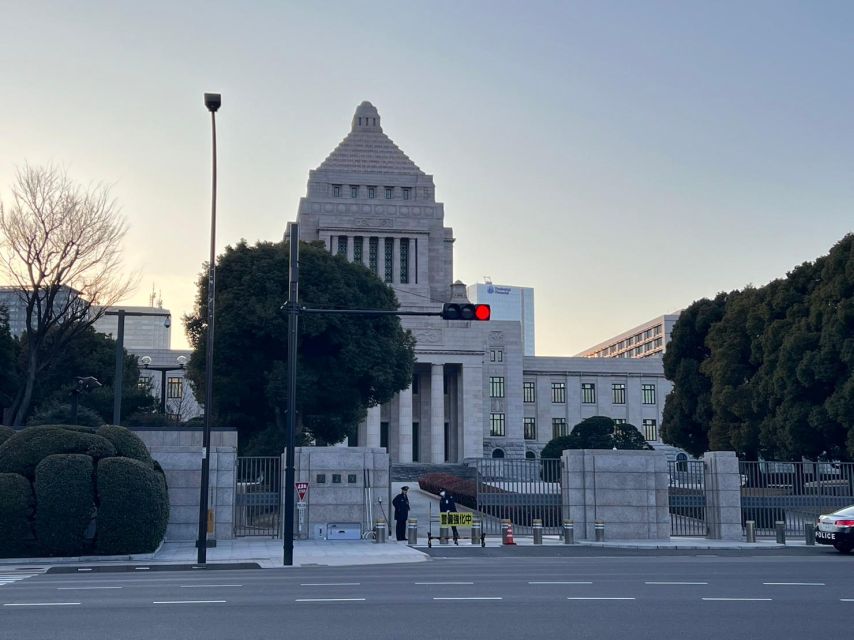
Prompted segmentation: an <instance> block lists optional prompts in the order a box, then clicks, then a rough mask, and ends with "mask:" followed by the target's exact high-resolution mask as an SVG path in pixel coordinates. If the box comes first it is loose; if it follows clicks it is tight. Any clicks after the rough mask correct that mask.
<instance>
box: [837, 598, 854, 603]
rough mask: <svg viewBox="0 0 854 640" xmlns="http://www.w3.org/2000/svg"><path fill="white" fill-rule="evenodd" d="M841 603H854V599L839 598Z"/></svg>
mask: <svg viewBox="0 0 854 640" xmlns="http://www.w3.org/2000/svg"><path fill="white" fill-rule="evenodd" d="M839 602H854V598H839Z"/></svg>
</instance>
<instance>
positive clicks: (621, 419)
mask: <svg viewBox="0 0 854 640" xmlns="http://www.w3.org/2000/svg"><path fill="white" fill-rule="evenodd" d="M614 424H626V419H625V418H614Z"/></svg>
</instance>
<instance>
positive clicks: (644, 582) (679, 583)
mask: <svg viewBox="0 0 854 640" xmlns="http://www.w3.org/2000/svg"><path fill="white" fill-rule="evenodd" d="M644 584H709V583H708V582H644Z"/></svg>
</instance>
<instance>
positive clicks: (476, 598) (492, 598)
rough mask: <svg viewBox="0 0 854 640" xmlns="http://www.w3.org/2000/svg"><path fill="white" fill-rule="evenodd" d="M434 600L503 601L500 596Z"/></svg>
mask: <svg viewBox="0 0 854 640" xmlns="http://www.w3.org/2000/svg"><path fill="white" fill-rule="evenodd" d="M433 600H503V598H501V597H498V596H472V597H469V598H450V597H447V598H433Z"/></svg>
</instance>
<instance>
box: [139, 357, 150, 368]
mask: <svg viewBox="0 0 854 640" xmlns="http://www.w3.org/2000/svg"><path fill="white" fill-rule="evenodd" d="M139 363H140V364H141V365H142V366H143V367H145V368H146V369H148V365H150V364H151V356H142V357H141V358H140V359H139Z"/></svg>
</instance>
